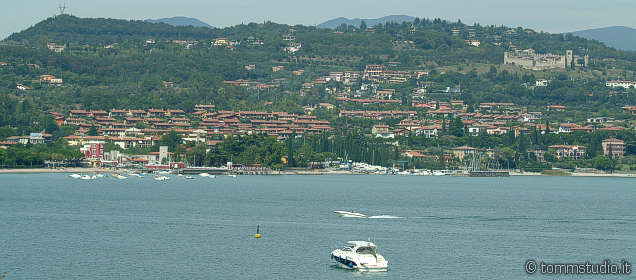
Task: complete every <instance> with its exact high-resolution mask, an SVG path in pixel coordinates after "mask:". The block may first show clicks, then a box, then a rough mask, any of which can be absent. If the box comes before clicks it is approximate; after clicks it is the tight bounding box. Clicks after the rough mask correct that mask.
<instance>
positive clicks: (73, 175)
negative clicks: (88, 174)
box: [68, 174, 82, 179]
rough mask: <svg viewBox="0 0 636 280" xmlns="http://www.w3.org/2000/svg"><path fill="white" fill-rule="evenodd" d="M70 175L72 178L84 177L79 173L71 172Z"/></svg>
mask: <svg viewBox="0 0 636 280" xmlns="http://www.w3.org/2000/svg"><path fill="white" fill-rule="evenodd" d="M68 176H69V177H71V178H73V179H80V178H82V175H79V174H71V175H68Z"/></svg>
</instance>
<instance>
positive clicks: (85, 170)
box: [0, 167, 636, 178]
mask: <svg viewBox="0 0 636 280" xmlns="http://www.w3.org/2000/svg"><path fill="white" fill-rule="evenodd" d="M113 172H114V173H118V172H121V170H117V169H113V168H99V167H94V168H86V167H69V168H19V169H0V174H38V173H113ZM245 175H249V174H241V176H245ZM267 175H305V176H309V175H316V176H318V175H384V174H367V173H363V172H352V171H346V170H338V171H318V170H303V171H300V170H294V171H285V170H282V171H274V172H272V173H271V174H267ZM393 176H427V175H393ZM428 176H430V175H428ZM455 176H457V175H455ZM510 176H511V177H512V176H515V177H518V176H560V177H613V178H636V173H602V172H597V173H595V172H567V173H563V174H558V175H557V174H542V173H538V172H514V171H511V172H510ZM461 177H468V176H461Z"/></svg>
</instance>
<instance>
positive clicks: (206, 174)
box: [199, 173, 210, 177]
mask: <svg viewBox="0 0 636 280" xmlns="http://www.w3.org/2000/svg"><path fill="white" fill-rule="evenodd" d="M199 176H201V177H210V174H208V173H199Z"/></svg>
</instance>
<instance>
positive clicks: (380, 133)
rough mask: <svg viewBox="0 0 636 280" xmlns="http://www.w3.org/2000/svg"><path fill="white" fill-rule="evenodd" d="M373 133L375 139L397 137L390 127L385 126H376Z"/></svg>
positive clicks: (372, 130)
mask: <svg viewBox="0 0 636 280" xmlns="http://www.w3.org/2000/svg"><path fill="white" fill-rule="evenodd" d="M371 133H372V134H373V135H374V136H375V137H381V138H394V137H395V134H394V133H393V132H392V131H391V128H389V126H388V125H384V124H377V125H374V126H373V128H372V129H371Z"/></svg>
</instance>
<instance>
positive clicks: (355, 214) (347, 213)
mask: <svg viewBox="0 0 636 280" xmlns="http://www.w3.org/2000/svg"><path fill="white" fill-rule="evenodd" d="M333 212H334V213H336V214H338V215H340V217H343V218H366V217H367V215H365V214H362V213H360V212H356V211H353V210H351V211H342V210H336V211H333Z"/></svg>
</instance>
